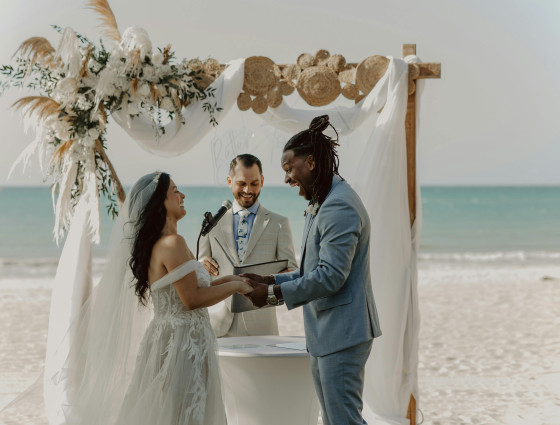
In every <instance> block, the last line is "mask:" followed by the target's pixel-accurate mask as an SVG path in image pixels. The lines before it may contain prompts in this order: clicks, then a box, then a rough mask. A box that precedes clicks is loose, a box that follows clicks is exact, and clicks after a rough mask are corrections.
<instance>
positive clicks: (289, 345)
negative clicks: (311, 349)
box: [273, 342, 307, 351]
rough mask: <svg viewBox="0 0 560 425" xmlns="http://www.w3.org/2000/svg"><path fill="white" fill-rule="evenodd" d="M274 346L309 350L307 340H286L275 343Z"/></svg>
mask: <svg viewBox="0 0 560 425" xmlns="http://www.w3.org/2000/svg"><path fill="white" fill-rule="evenodd" d="M273 347H278V348H287V349H289V350H298V351H307V344H306V343H305V342H286V343H283V344H273Z"/></svg>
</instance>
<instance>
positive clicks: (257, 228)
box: [232, 205, 270, 262]
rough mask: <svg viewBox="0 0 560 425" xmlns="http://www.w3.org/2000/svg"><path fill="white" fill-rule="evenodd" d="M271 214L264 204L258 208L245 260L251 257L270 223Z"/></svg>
mask: <svg viewBox="0 0 560 425" xmlns="http://www.w3.org/2000/svg"><path fill="white" fill-rule="evenodd" d="M269 215H270V214H269V212H268V210H266V209H265V208H264V207H263V206H262V205H261V206H260V207H259V209H258V210H257V215H256V216H255V221H253V228H252V229H251V234H250V235H249V243H248V244H247V250H246V251H245V257H244V259H243V262H245V259H246V258H249V254H251V251H252V250H253V248H255V246H256V245H257V242H258V241H259V239H260V238H261V236H262V234H263V232H264V229H266V226H268V223H269V222H270V217H269ZM232 227H233V226H232Z"/></svg>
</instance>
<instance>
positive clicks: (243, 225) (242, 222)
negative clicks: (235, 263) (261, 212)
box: [237, 210, 251, 262]
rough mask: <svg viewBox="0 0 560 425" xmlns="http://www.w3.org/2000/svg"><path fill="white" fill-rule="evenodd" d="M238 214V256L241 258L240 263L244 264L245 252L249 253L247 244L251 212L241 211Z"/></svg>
mask: <svg viewBox="0 0 560 425" xmlns="http://www.w3.org/2000/svg"><path fill="white" fill-rule="evenodd" d="M237 214H238V215H239V223H238V224H237V256H238V257H239V262H243V258H244V257H245V252H246V251H247V243H248V242H249V235H248V232H249V225H248V223H247V217H248V216H249V214H251V212H250V211H247V210H240V211H238V212H237Z"/></svg>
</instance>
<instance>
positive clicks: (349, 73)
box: [338, 65, 356, 84]
mask: <svg viewBox="0 0 560 425" xmlns="http://www.w3.org/2000/svg"><path fill="white" fill-rule="evenodd" d="M355 78H356V68H355V67H353V66H352V65H346V66H345V67H344V69H343V70H342V71H340V72H339V74H338V79H339V80H340V81H341V82H343V83H346V84H352V83H353V82H354V79H355Z"/></svg>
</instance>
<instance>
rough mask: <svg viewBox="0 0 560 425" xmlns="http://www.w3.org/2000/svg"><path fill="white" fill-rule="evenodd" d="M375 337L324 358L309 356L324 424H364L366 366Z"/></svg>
mask: <svg viewBox="0 0 560 425" xmlns="http://www.w3.org/2000/svg"><path fill="white" fill-rule="evenodd" d="M372 343H373V340H369V341H366V342H363V343H361V344H358V345H355V346H354V347H350V348H347V349H346V350H343V351H338V352H336V353H332V354H328V355H326V356H322V357H314V356H310V359H311V373H312V374H313V381H314V383H315V391H316V392H317V396H318V397H319V403H321V412H322V414H323V424H324V425H364V424H366V425H367V423H366V421H364V419H363V418H362V408H363V401H362V393H363V391H364V369H365V366H366V361H367V359H368V357H369V353H370V352H371V346H372Z"/></svg>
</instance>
